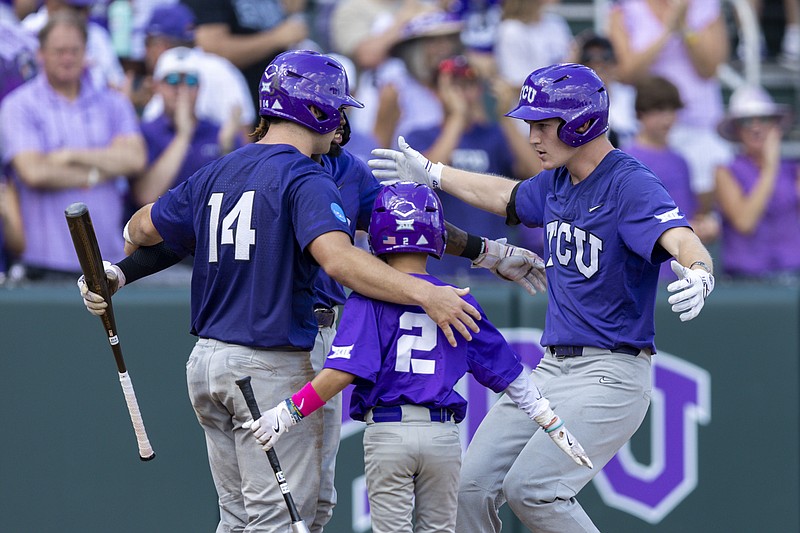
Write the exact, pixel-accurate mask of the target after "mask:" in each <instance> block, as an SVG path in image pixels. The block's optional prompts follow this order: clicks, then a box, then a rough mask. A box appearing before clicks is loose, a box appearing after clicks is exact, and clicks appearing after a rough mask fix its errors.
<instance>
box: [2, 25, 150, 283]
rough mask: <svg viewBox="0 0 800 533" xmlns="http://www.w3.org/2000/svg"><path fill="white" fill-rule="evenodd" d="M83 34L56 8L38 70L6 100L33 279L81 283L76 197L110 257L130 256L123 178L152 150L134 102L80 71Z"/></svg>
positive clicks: (7, 153)
mask: <svg viewBox="0 0 800 533" xmlns="http://www.w3.org/2000/svg"><path fill="white" fill-rule="evenodd" d="M86 36H87V34H86V25H85V22H84V21H83V20H81V19H80V18H78V17H76V16H75V15H74V14H72V13H70V12H63V13H62V12H59V13H55V14H52V15H51V16H50V17H49V19H48V21H47V24H46V25H45V26H44V28H43V29H42V31H41V32H40V34H39V46H40V50H39V58H40V60H41V64H42V72H41V74H39V75H38V76H37V77H36V78H34V79H32V80H31V81H30V82H28V83H26V84H25V85H24V86H22V87H20V88H19V89H17V90H16V91H14V92H13V93H12V94H10V95H9V96H8V97H7V98H5V100H3V102H2V106H0V133H1V134H2V137H1V138H2V146H3V163H4V164H8V163H10V164H11V166H12V168H13V171H14V175H15V176H16V178H17V185H18V187H19V198H20V207H21V212H22V219H23V221H24V231H25V240H26V249H25V251H24V252H23V254H22V262H23V264H24V265H25V267H26V271H27V276H28V277H29V278H30V279H44V278H53V279H55V278H60V279H64V280H69V281H70V282H72V281H73V280H74V277H75V274H76V273H78V271H79V270H80V267H79V264H78V260H77V257H76V256H75V251H74V249H73V246H72V240H71V238H70V236H69V232H68V230H67V225H66V224H65V223H64V215H63V212H64V208H65V207H66V206H68V205H69V204H71V203H73V202H77V201H81V202H84V203H86V205H87V206H88V207H89V209H90V212H91V214H92V220H93V222H94V227H95V231H96V233H97V238H98V242H99V245H100V251H101V253H102V255H103V258H105V259H108V260H110V261H118V260H120V259H122V257H124V254H123V250H122V242H123V241H122V240H121V239H120V238H119V237H120V235H121V232H122V222H123V221H122V216H123V199H124V191H125V187H126V181H125V178H124V176H128V175H133V174H136V173H138V172H141V171H142V170H143V169H144V165H145V161H146V152H145V147H144V141H143V139H142V136H141V134H140V133H139V127H138V124H137V121H136V115H135V113H134V110H133V106H132V105H131V104H130V102H128V101H127V100H126V99H125V98H124V97H123V96H122V95H121V94H120V93H118V92H117V91H114V90H112V89H98V88H95V87H93V86H92V84H91V83H90V82H88V78H87V77H84V76H83V72H84V69H83V66H84V55H85V50H86ZM65 274H66V275H65Z"/></svg>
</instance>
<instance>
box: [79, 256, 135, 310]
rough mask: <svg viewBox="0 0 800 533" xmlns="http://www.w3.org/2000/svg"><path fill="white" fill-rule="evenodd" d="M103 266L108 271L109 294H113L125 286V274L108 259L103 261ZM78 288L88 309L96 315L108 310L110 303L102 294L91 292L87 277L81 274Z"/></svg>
mask: <svg viewBox="0 0 800 533" xmlns="http://www.w3.org/2000/svg"><path fill="white" fill-rule="evenodd" d="M103 268H104V269H105V273H106V280H107V281H108V294H109V296H113V295H114V293H116V292H117V291H118V290H120V289H121V288H122V287H124V286H125V274H123V273H122V270H120V268H119V267H118V266H117V265H112V264H111V263H109V262H108V261H103ZM78 290H80V291H81V297H83V305H85V306H86V309H87V310H88V311H89V312H90V313H92V314H93V315H95V316H100V315H102V314H103V313H105V312H106V307H108V304H107V303H106V301H105V300H104V299H103V297H102V296H100V295H99V294H96V293H94V292H91V291H90V290H89V287H88V286H87V285H86V277H85V276H83V275H82V276H81V277H79V278H78Z"/></svg>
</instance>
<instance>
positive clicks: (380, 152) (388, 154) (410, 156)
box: [367, 136, 444, 189]
mask: <svg viewBox="0 0 800 533" xmlns="http://www.w3.org/2000/svg"><path fill="white" fill-rule="evenodd" d="M397 145H398V146H399V147H400V150H401V151H400V152H398V151H397V150H388V149H385V148H376V149H375V150H373V151H372V152H371V153H372V155H373V156H375V157H378V158H380V159H370V160H369V161H367V164H368V165H369V166H370V168H372V174H373V175H374V176H375V178H376V179H377V180H378V181H380V182H381V183H383V184H388V183H393V182H395V181H413V182H415V183H422V184H423V185H427V186H428V187H430V188H431V189H438V188H439V185H440V183H441V181H442V169H443V168H444V165H443V164H441V163H436V164H434V163H431V162H430V161H428V158H427V157H425V156H424V155H422V154H421V153H419V152H417V151H416V150H414V149H413V148H411V147H410V146H409V145H408V143H407V142H406V140H405V139H404V138H403V137H402V136H400V137H398V138H397Z"/></svg>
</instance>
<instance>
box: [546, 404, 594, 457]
mask: <svg viewBox="0 0 800 533" xmlns="http://www.w3.org/2000/svg"><path fill="white" fill-rule="evenodd" d="M534 420H535V421H536V422H537V423H538V424H539V425H540V426H541V427H542V429H543V430H544V432H545V433H547V434H548V435H549V436H550V438H551V439H553V442H555V443H556V446H558V447H559V448H560V449H561V451H562V452H564V453H565V454H567V455H569V456H570V457H572V460H573V461H575V462H576V463H578V464H579V465H581V466H587V467H589V468H594V465H592V461H591V460H590V459H589V456H588V455H586V452H585V451H583V446H581V444H580V443H579V442H578V440H577V439H576V438H575V437H574V436H572V433H570V432H569V430H568V429H567V427H566V426H565V425H564V421H563V420H561V418H559V416H558V415H557V414H555V413H554V412H553V410H552V409H551V408H550V407H548V408H547V409H546V410H545V411H544V412H543V413H541V414H539V415H537V416H536V417H535V418H534Z"/></svg>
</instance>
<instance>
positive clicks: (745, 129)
mask: <svg viewBox="0 0 800 533" xmlns="http://www.w3.org/2000/svg"><path fill="white" fill-rule="evenodd" d="M790 123H791V122H790V116H789V109H788V108H787V107H785V106H781V105H778V104H776V103H775V102H774V101H773V100H772V98H771V97H770V96H769V94H767V92H766V91H764V90H763V89H762V88H760V87H749V86H745V87H742V88H740V89H737V90H736V92H734V94H733V95H732V96H731V102H730V109H729V110H728V114H727V115H726V117H725V119H723V120H722V122H720V125H719V133H720V135H722V136H723V137H725V138H726V139H729V140H731V141H735V142H738V143H740V148H741V149H740V152H739V154H738V155H737V156H736V158H735V159H734V160H733V162H732V163H731V164H729V165H727V166H724V167H720V168H719V169H718V170H717V175H716V179H717V192H716V195H717V201H718V203H719V207H720V211H721V213H722V268H723V270H724V272H725V274H727V275H729V276H732V277H735V278H757V279H768V278H789V279H790V280H795V281H797V280H800V165H798V163H797V162H796V161H788V160H785V159H781V157H780V153H781V137H782V130H785V129H786V128H787V127H788V125H789V124H790Z"/></svg>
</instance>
